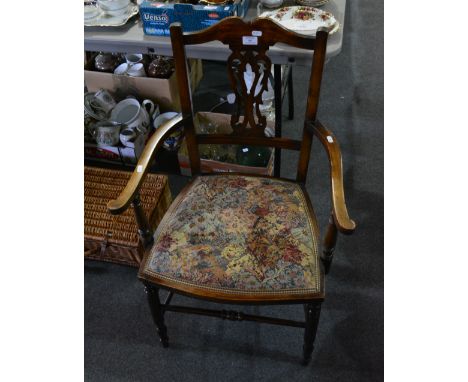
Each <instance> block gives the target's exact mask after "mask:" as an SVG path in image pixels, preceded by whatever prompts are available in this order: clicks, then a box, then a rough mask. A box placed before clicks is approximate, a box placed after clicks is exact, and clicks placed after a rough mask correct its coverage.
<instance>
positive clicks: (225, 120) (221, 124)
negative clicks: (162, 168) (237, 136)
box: [177, 112, 275, 176]
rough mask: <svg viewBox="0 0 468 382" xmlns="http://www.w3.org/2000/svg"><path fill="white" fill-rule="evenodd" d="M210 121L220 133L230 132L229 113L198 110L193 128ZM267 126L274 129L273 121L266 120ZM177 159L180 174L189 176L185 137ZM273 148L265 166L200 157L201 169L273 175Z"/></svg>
mask: <svg viewBox="0 0 468 382" xmlns="http://www.w3.org/2000/svg"><path fill="white" fill-rule="evenodd" d="M208 121H209V122H212V123H214V124H216V125H217V126H218V130H219V132H220V133H223V134H229V133H231V132H232V128H231V125H230V122H231V115H228V114H220V113H210V112H199V113H197V114H195V117H194V124H195V130H196V131H197V133H199V126H200V123H201V122H204V123H206V122H208ZM267 126H268V127H270V128H272V129H273V130H274V128H275V124H274V122H271V121H268V122H267ZM177 156H178V159H179V166H180V172H181V174H182V175H186V176H191V174H192V172H191V169H190V160H189V157H188V150H187V143H186V141H185V139H184V140H183V142H182V144H181V146H180V149H179V152H178V154H177ZM274 162H275V159H274V150H272V152H271V156H270V159H269V161H268V165H267V166H266V167H252V166H244V165H240V164H234V163H226V162H219V161H215V160H209V159H200V164H201V170H202V172H205V173H211V172H240V173H247V174H257V175H273V169H274Z"/></svg>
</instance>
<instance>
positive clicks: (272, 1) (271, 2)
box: [261, 0, 283, 8]
mask: <svg viewBox="0 0 468 382" xmlns="http://www.w3.org/2000/svg"><path fill="white" fill-rule="evenodd" d="M261 3H262V5H263V6H265V7H266V8H276V7H279V6H280V5H281V4H283V0H261Z"/></svg>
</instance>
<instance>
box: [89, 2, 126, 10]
mask: <svg viewBox="0 0 468 382" xmlns="http://www.w3.org/2000/svg"><path fill="white" fill-rule="evenodd" d="M97 3H98V5H99V7H100V8H101V9H102V10H103V11H106V12H107V11H116V10H118V9H122V8H127V7H128V6H129V4H130V0H98V1H97Z"/></svg>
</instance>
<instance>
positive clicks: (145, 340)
mask: <svg viewBox="0 0 468 382" xmlns="http://www.w3.org/2000/svg"><path fill="white" fill-rule="evenodd" d="M347 6H348V9H347V19H346V25H345V29H346V32H345V40H344V44H343V51H342V53H341V54H340V55H339V56H337V57H335V58H333V59H332V60H331V61H330V62H329V63H328V64H327V66H326V70H325V77H324V83H323V88H322V89H323V90H322V95H321V104H320V110H319V117H320V120H321V121H322V122H324V123H325V124H326V125H328V126H329V127H330V129H332V130H333V131H334V132H335V134H336V135H337V137H338V138H339V140H340V143H341V146H342V151H343V156H344V166H345V185H346V191H347V201H348V207H349V211H350V214H351V217H352V218H354V219H355V220H356V222H357V223H358V229H357V231H356V233H355V234H354V235H353V236H351V237H344V236H340V237H339V242H338V245H337V249H336V260H335V263H334V267H333V268H332V271H331V274H330V275H329V277H328V279H327V299H326V302H325V303H324V306H323V310H322V317H321V322H320V325H319V332H318V335H317V340H316V347H315V351H314V354H313V356H312V361H311V364H310V365H309V366H308V367H303V366H301V365H300V359H301V358H300V356H301V347H302V330H300V329H295V328H286V327H279V326H278V327H277V326H269V325H264V324H255V323H247V322H239V323H238V322H230V321H222V320H218V319H210V318H204V317H199V316H189V315H182V314H178V315H174V313H170V312H169V313H167V326H168V330H169V337H170V342H171V347H170V348H169V349H163V348H162V347H161V346H160V344H159V341H158V338H157V334H156V332H155V328H154V326H153V323H152V321H151V317H150V312H149V310H148V307H147V305H146V301H145V295H144V293H143V289H142V286H141V285H140V283H139V282H138V281H137V279H136V271H135V270H134V269H128V268H125V267H122V266H118V265H110V264H101V263H96V262H86V263H85V376H86V380H87V381H312V380H313V381H320V382H321V381H360V382H364V381H372V382H375V381H381V380H383V1H358V0H353V1H348V5H347ZM220 70H221V69H220V66H219V65H218V64H209V63H207V64H206V65H205V73H206V75H205V78H204V80H203V83H202V85H201V88H200V89H199V90H198V92H197V95H198V98H197V100H198V102H197V105H198V106H200V107H203V106H204V105H214V104H215V103H216V101H217V99H218V97H219V95H225V94H226V89H225V87H224V85H223V82H222V81H218V76H219V75H220V74H221V71H220ZM208 72H209V74H208ZM305 78H306V71H305V70H303V69H301V68H296V70H295V73H294V85H295V94H296V113H297V114H296V119H295V121H294V122H290V121H286V120H285V121H284V131H285V133H286V135H289V136H296V137H297V136H298V132H299V129H300V128H301V117H302V115H303V114H304V105H303V102H302V101H303V100H304V96H305V94H306V92H305V81H304V79H305ZM293 157H294V156H293V155H284V157H283V161H282V162H283V163H282V170H283V171H282V175H283V176H288V174H293V173H294V171H292V169H293V168H294V166H295V162H294V161H293V160H292V159H294V158H293ZM309 172H310V173H309V178H308V182H307V188H308V190H309V193H310V194H311V196H312V200H313V204H314V206H315V208H316V213H317V216H318V218H319V222H320V223H321V227H324V224H325V223H326V220H327V216H328V212H329V210H330V199H329V192H328V190H329V189H328V186H329V182H328V178H327V177H328V167H327V159H326V155H325V154H324V152H323V150H322V148H321V147H320V145H319V144H316V145H315V146H314V148H313V152H312V159H311V165H310V170H309ZM171 181H172V189H173V191H174V192H177V191H178V190H179V189H180V187H181V186H182V185H183V183H184V182H185V180H184V179H182V178H180V177H172V178H171ZM175 299H177V301H179V302H183V303H187V304H194V305H199V303H198V302H195V301H191V300H188V299H186V298H183V297H176V298H175ZM174 301H175V300H174ZM244 311H250V312H255V313H263V314H265V313H269V314H275V315H278V316H287V317H290V318H294V319H302V314H303V310H302V308H301V307H299V306H298V307H274V308H271V307H262V308H255V307H251V308H246V309H244Z"/></svg>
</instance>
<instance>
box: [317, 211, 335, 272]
mask: <svg viewBox="0 0 468 382" xmlns="http://www.w3.org/2000/svg"><path fill="white" fill-rule="evenodd" d="M337 236H338V230H337V229H336V225H335V222H334V220H333V216H330V220H329V223H328V227H327V232H326V233H325V238H324V240H323V251H322V256H321V259H322V263H323V265H324V267H325V274H327V273H328V272H329V271H330V267H331V263H332V261H333V252H334V251H335V245H336V238H337Z"/></svg>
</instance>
